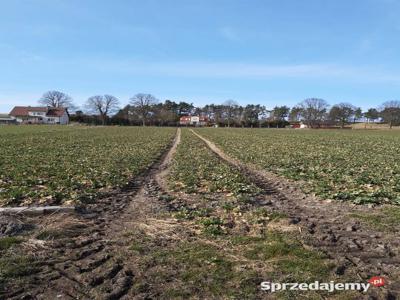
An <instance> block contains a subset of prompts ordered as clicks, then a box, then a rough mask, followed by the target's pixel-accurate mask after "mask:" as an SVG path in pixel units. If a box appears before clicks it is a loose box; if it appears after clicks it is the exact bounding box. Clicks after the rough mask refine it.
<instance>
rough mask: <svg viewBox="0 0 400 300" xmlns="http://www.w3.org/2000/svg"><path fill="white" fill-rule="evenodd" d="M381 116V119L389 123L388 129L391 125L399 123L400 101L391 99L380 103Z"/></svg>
mask: <svg viewBox="0 0 400 300" xmlns="http://www.w3.org/2000/svg"><path fill="white" fill-rule="evenodd" d="M381 116H382V118H383V121H384V122H386V123H389V127H390V129H392V127H393V125H399V124H400V101H398V100H392V101H387V102H385V103H383V104H382V109H381Z"/></svg>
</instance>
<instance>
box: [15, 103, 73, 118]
mask: <svg viewBox="0 0 400 300" xmlns="http://www.w3.org/2000/svg"><path fill="white" fill-rule="evenodd" d="M28 112H45V113H46V116H48V117H61V116H62V115H63V114H64V113H65V112H67V109H66V108H62V107H59V108H58V107H34V106H15V107H14V108H13V109H12V111H11V112H10V115H11V116H14V117H23V116H28Z"/></svg>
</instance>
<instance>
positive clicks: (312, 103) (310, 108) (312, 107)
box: [298, 98, 329, 127]
mask: <svg viewBox="0 0 400 300" xmlns="http://www.w3.org/2000/svg"><path fill="white" fill-rule="evenodd" d="M298 107H299V108H300V109H301V113H300V115H301V117H302V118H303V119H304V121H305V122H306V123H307V125H308V126H309V127H315V126H319V125H320V124H321V122H322V121H324V119H325V116H326V111H327V109H328V107H329V104H328V102H326V101H325V100H323V99H318V98H308V99H305V100H303V101H302V102H301V103H300V104H299V105H298Z"/></svg>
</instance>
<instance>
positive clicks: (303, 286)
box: [261, 276, 385, 293]
mask: <svg viewBox="0 0 400 300" xmlns="http://www.w3.org/2000/svg"><path fill="white" fill-rule="evenodd" d="M371 285H373V286H376V287H381V286H384V285H385V280H384V278H383V277H379V276H375V277H372V278H371V279H370V280H368V282H367V283H365V282H334V281H330V282H319V281H314V282H312V283H306V282H302V283H299V282H290V283H280V282H270V281H263V282H261V289H262V290H263V291H267V292H270V293H275V292H279V291H286V290H288V291H327V292H329V293H332V292H334V291H361V292H364V293H366V292H367V291H368V289H369V288H370V286H371Z"/></svg>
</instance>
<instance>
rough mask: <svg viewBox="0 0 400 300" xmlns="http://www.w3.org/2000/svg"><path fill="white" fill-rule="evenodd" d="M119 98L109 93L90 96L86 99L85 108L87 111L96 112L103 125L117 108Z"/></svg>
mask: <svg viewBox="0 0 400 300" xmlns="http://www.w3.org/2000/svg"><path fill="white" fill-rule="evenodd" d="M118 105H119V100H118V99H117V98H116V97H114V96H111V95H104V96H101V95H97V96H92V97H90V98H89V99H88V100H87V101H86V108H87V110H88V111H89V112H92V113H94V114H97V115H98V116H99V117H100V119H101V121H102V124H103V125H105V124H106V121H107V117H108V115H109V114H112V113H114V112H116V111H117V110H118Z"/></svg>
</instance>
